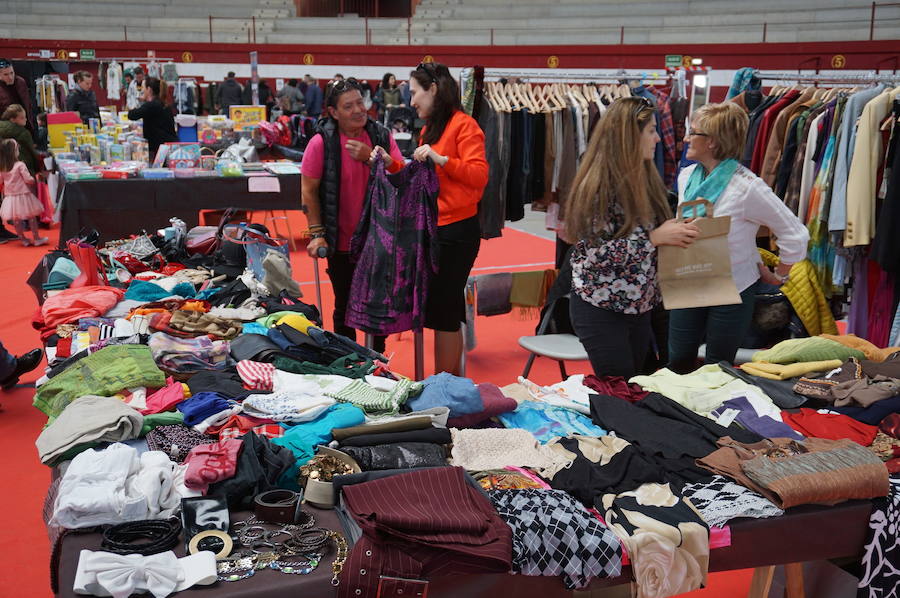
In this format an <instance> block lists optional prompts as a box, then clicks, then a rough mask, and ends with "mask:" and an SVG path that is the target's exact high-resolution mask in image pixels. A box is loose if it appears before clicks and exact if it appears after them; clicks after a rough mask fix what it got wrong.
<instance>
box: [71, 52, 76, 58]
mask: <svg viewBox="0 0 900 598" xmlns="http://www.w3.org/2000/svg"><path fill="white" fill-rule="evenodd" d="M69 58H78V52H69Z"/></svg>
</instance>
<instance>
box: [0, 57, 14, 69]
mask: <svg viewBox="0 0 900 598" xmlns="http://www.w3.org/2000/svg"><path fill="white" fill-rule="evenodd" d="M11 66H12V63H11V62H10V61H8V60H5V59H3V58H0V69H7V68H9V67H11Z"/></svg>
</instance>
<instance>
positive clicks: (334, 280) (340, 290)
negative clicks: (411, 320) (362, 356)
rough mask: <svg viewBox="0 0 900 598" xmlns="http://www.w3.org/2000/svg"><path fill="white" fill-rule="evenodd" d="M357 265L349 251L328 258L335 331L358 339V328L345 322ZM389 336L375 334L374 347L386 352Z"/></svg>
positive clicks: (339, 252)
mask: <svg viewBox="0 0 900 598" xmlns="http://www.w3.org/2000/svg"><path fill="white" fill-rule="evenodd" d="M355 269H356V265H355V264H353V263H351V262H350V254H349V253H347V252H341V251H338V252H335V253H334V255H332V256H331V257H329V258H328V270H327V272H328V277H329V278H330V279H331V288H332V290H333V291H334V314H333V319H334V331H335V332H337V333H338V334H340V335H343V336H346V337H347V338H349V339H353V340H356V330H355V329H354V328H350V327H349V326H347V325H346V324H344V319H345V318H346V316H347V303H348V302H349V300H350V287H351V285H352V284H353V271H354V270H355ZM386 338H387V337H384V336H375V337H373V339H372V344H373V346H372V348H373V349H375V351H377V352H379V353H382V354H383V353H384V341H385V339H386Z"/></svg>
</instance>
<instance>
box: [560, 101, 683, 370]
mask: <svg viewBox="0 0 900 598" xmlns="http://www.w3.org/2000/svg"><path fill="white" fill-rule="evenodd" d="M654 113H655V110H654V108H653V105H652V104H650V102H649V101H647V100H646V99H644V98H623V99H620V100H617V101H615V102H613V104H612V105H611V106H610V107H609V110H607V112H606V114H605V115H604V116H603V119H602V120H601V121H600V124H598V125H597V128H596V129H595V130H594V132H593V134H592V135H591V140H590V143H589V144H588V148H587V152H585V154H584V157H583V158H582V160H581V166H580V167H579V169H578V172H577V174H576V175H575V181H574V183H573V186H572V191H571V194H570V199H569V205H568V207H567V209H566V218H565V236H566V237H567V238H569V239H571V240H573V241H576V243H575V246H574V248H573V250H572V257H571V262H572V291H573V293H572V298H571V301H570V302H569V312H570V315H571V318H572V326H573V328H574V329H575V333H576V334H577V335H578V338H579V339H580V340H581V343H582V344H583V345H584V348H585V350H586V351H587V354H588V356H589V358H590V360H591V366H592V367H593V369H594V373H595V374H596V375H597V376H622V377H624V378H625V379H628V378H630V377H632V376H634V375H635V374H636V373H637V371H638V368H639V367H641V364H643V362H644V359H645V358H646V356H647V353H648V351H649V350H650V342H651V340H650V339H651V337H652V334H653V331H652V329H651V323H650V312H651V310H652V309H653V308H654V307H656V306H657V305H658V304H659V302H660V292H659V283H658V279H657V273H656V247H657V246H659V245H675V246H677V247H687V246H688V245H690V244H691V243H692V242H693V241H694V238H696V236H697V235H698V234H699V229H698V228H697V226H696V225H694V224H689V223H685V222H679V221H676V220H673V219H671V210H670V208H669V205H668V203H667V201H666V190H665V187H664V186H663V182H662V180H661V179H660V177H659V172H658V171H657V169H656V167H655V166H654V164H653V153H654V150H655V149H656V144H657V143H659V135H658V134H657V132H656V120H655V118H654Z"/></svg>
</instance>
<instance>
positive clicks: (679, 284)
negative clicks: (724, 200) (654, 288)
mask: <svg viewBox="0 0 900 598" xmlns="http://www.w3.org/2000/svg"><path fill="white" fill-rule="evenodd" d="M701 204H705V205H706V216H705V217H703V218H698V219H697V220H695V221H694V224H696V225H697V226H698V227H699V228H700V235H699V236H698V237H697V238H696V240H695V241H694V242H693V243H692V244H691V245H690V246H689V247H686V248H682V247H675V246H673V245H661V246H660V247H659V266H658V271H659V286H660V290H661V291H662V297H663V305H664V306H665V308H666V309H686V308H691V307H711V306H714V305H734V304H737V303H740V302H741V296H740V294H738V291H737V287H736V286H735V284H734V279H733V278H732V276H731V252H730V251H729V250H728V230H729V228H730V227H731V218H730V217H728V216H720V217H715V216H713V207H712V204H711V203H709V202H708V201H707V200H705V199H698V200H696V201H689V202H685V203H683V204H681V205H679V206H678V217H679V218H684V208H685V207H691V206H694V205H701Z"/></svg>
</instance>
